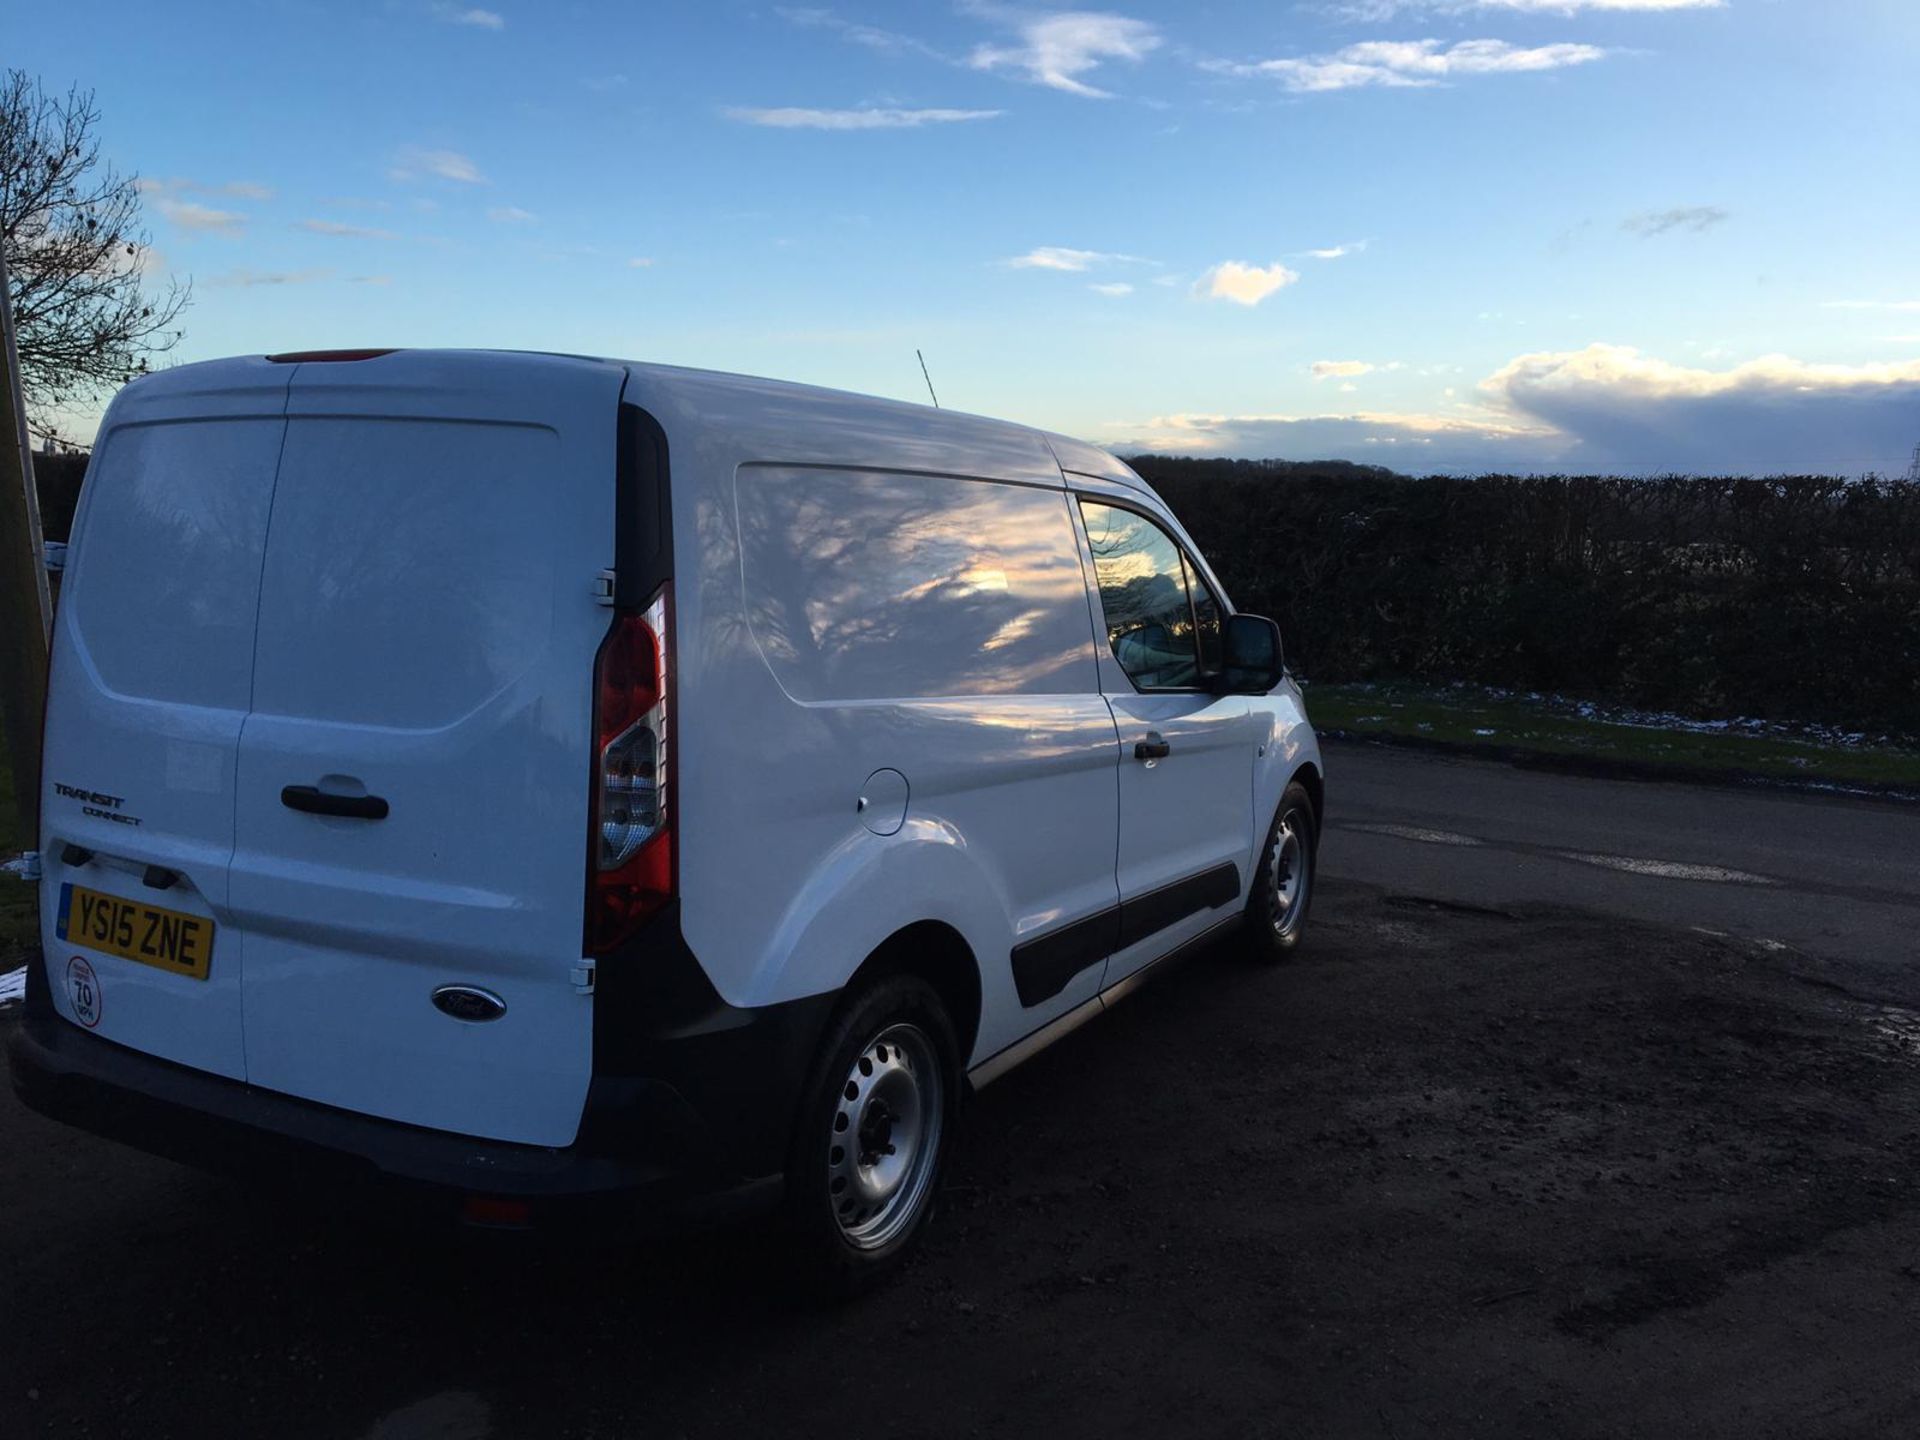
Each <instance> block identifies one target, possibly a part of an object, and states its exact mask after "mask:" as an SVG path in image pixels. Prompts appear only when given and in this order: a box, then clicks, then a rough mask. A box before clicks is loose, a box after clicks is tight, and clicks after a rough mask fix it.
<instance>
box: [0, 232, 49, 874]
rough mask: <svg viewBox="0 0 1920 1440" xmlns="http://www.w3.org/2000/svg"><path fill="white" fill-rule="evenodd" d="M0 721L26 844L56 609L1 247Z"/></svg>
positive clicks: (35, 819) (34, 821) (35, 802)
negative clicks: (48, 638)
mask: <svg viewBox="0 0 1920 1440" xmlns="http://www.w3.org/2000/svg"><path fill="white" fill-rule="evenodd" d="M0 381H4V384H0V720H4V722H5V728H6V742H7V759H8V761H9V763H10V764H11V766H12V769H13V803H14V809H15V811H16V812H17V814H18V815H19V819H20V827H19V828H20V834H21V835H22V836H24V837H25V838H26V843H27V845H28V846H29V847H31V846H32V845H33V844H34V843H35V842H34V836H35V834H36V832H37V830H38V828H39V812H40V719H41V715H42V713H43V709H44V704H45V698H46V693H47V637H48V635H49V634H50V633H51V627H52V620H53V604H52V600H51V597H50V595H49V593H48V590H47V564H46V552H45V547H44V546H43V544H42V540H41V535H40V496H39V492H38V491H36V490H35V488H34V483H33V442H32V440H31V438H30V437H29V436H28V434H27V412H26V406H25V405H24V403H23V402H22V401H21V398H20V353H19V351H18V349H17V348H16V347H15V345H14V339H13V287H12V282H11V281H10V280H9V279H8V278H7V257H6V247H5V246H4V244H0Z"/></svg>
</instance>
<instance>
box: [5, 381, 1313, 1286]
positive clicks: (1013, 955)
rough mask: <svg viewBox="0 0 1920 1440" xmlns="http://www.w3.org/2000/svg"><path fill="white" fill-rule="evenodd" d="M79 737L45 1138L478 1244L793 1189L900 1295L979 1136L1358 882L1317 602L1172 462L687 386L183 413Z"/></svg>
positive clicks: (66, 720) (320, 391) (120, 558)
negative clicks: (1001, 1104)
mask: <svg viewBox="0 0 1920 1440" xmlns="http://www.w3.org/2000/svg"><path fill="white" fill-rule="evenodd" d="M64 585H65V589H64V593H63V596H62V600H61V605H60V608H59V613H58V617H57V624H56V630H55V640H54V654H53V661H52V675H53V681H52V685H51V688H50V695H49V700H48V705H47V719H46V740H45V767H44V773H45V777H46V780H45V787H44V793H43V795H42V797H41V818H40V847H41V856H42V867H43V868H42V879H41V886H42V889H41V913H42V916H43V935H42V940H43V952H42V955H41V958H40V960H39V963H38V964H36V965H35V966H34V967H33V973H32V977H31V982H30V993H29V998H28V1012H27V1014H26V1016H25V1019H24V1023H23V1025H22V1026H21V1027H20V1028H19V1030H18V1032H17V1034H16V1037H15V1041H14V1044H13V1046H12V1054H11V1061H12V1070H13V1075H14V1082H15V1085H16V1086H17V1088H18V1090H19V1092H20V1094H21V1095H22V1096H23V1097H24V1099H25V1100H26V1102H27V1103H28V1104H29V1105H31V1106H33V1107H34V1108H35V1109H38V1110H40V1111H42V1112H43V1113H45V1114H48V1115H52V1116H55V1117H58V1118H61V1119H63V1120H67V1121H70V1122H71V1123H74V1124H77V1125H81V1126H84V1127H87V1128H90V1129H93V1130H96V1131H98V1132H100V1133H103V1134H108V1135H112V1136H115V1137H118V1138H120V1139H123V1140H125V1141H128V1142H130V1143H132V1144H135V1145H139V1146H143V1147H146V1148H149V1149H154V1150H158V1151H160V1152H162V1153H166V1154H171V1155H176V1156H180V1157H183V1158H187V1159H190V1160H194V1161H197V1162H201V1163H206V1164H210V1165H216V1166H224V1167H228V1168H236V1167H237V1168H241V1169H245V1168H249V1167H255V1168H257V1167H259V1166H261V1165H263V1164H267V1163H271V1164H273V1165H274V1166H275V1167H280V1166H282V1165H283V1163H284V1162H285V1161H286V1160H288V1159H298V1160H299V1161H301V1162H303V1163H307V1164H310V1165H312V1166H314V1167H315V1168H316V1169H318V1170H322V1171H326V1170H332V1171H335V1172H338V1173H339V1174H340V1175H342V1176H343V1177H348V1178H351V1177H355V1176H363V1177H378V1178H384V1179H388V1180H398V1181H405V1182H413V1183H414V1184H416V1185H418V1186H421V1187H425V1189H426V1191H427V1193H431V1194H434V1195H441V1196H445V1197H447V1198H448V1199H449V1200H451V1201H454V1202H457V1203H458V1204H459V1205H461V1206H464V1213H466V1214H467V1215H468V1216H469V1217H470V1218H477V1219H481V1220H494V1221H512V1222H519V1221H521V1220H525V1219H529V1218H534V1217H537V1216H538V1215H539V1213H540V1212H541V1211H542V1210H543V1209H547V1208H553V1207H555V1206H557V1205H558V1204H559V1202H562V1201H565V1202H574V1203H577V1202H590V1201H599V1202H604V1203H606V1204H607V1205H610V1206H619V1207H623V1213H624V1211H625V1210H627V1209H632V1208H639V1207H646V1208H648V1209H653V1208H659V1209H665V1210H673V1211H681V1212H685V1211H693V1212H697V1213H699V1214H702V1215H712V1214H718V1213H723V1212H725V1211H728V1210H731V1209H734V1208H745V1207H753V1206H759V1205H763V1206H768V1207H772V1206H778V1205H784V1207H785V1208H786V1211H787V1213H788V1215H789V1217H790V1218H791V1220H792V1222H793V1223H794V1225H795V1226H796V1227H797V1228H798V1229H799V1230H800V1232H801V1233H802V1234H803V1236H804V1237H805V1238H806V1242H807V1244H808V1245H809V1246H810V1247H811V1248H812V1249H813V1250H814V1251H815V1252H816V1253H817V1255H818V1256H820V1257H821V1258H823V1259H824V1260H825V1261H826V1262H827V1263H828V1264H829V1265H831V1266H833V1267H836V1268H837V1269H838V1270H840V1271H842V1272H845V1273H848V1274H852V1275H859V1274H863V1273H870V1272H872V1271H874V1270H876V1269H877V1268H879V1267H881V1266H884V1265H885V1264H886V1263H887V1262H888V1261H890V1260H891V1259H893V1258H894V1257H896V1256H897V1255H898V1254H899V1253H900V1252H901V1250H902V1249H903V1248H904V1247H906V1246H907V1245H908V1244H909V1243H910V1242H911V1240H912V1239H913V1237H914V1235H915V1234H916V1232H917V1231H918V1230H919V1229H920V1228H921V1226H922V1224H923V1222H924V1221H925V1219H926V1217H927V1215H928V1212H929V1208H930V1205H931V1201H932V1198H933V1193H934V1189H935V1185H936V1182H937V1179H938V1176H939V1171H940V1164H941V1160H942V1157H943V1155H944V1154H945V1153H946V1151H947V1149H948V1148H949V1146H950V1142H951V1139H952V1136H953V1133H954V1120H955V1115H956V1106H957V1104H958V1102H959V1100H960V1098H961V1094H962V1092H963V1090H964V1089H965V1088H967V1087H968V1086H979V1085H982V1084H985V1083H986V1082H988V1081H990V1080H992V1079H993V1078H995V1077H997V1076H999V1075H1001V1074H1004V1073H1005V1072H1006V1071H1007V1070H1009V1069H1010V1068H1012V1067H1013V1066H1014V1065H1017V1064H1018V1063H1019V1062H1020V1061H1022V1060H1024V1059H1025V1058H1027V1057H1028V1056H1030V1055H1032V1054H1034V1053H1035V1052H1036V1051H1038V1050H1039V1049H1041V1048H1042V1047H1043V1046H1045V1045H1047V1044H1048V1043H1049V1042H1051V1041H1053V1040H1055V1039H1057V1038H1059V1037H1060V1036H1062V1035H1064V1034H1066V1033H1067V1032H1068V1031H1070V1030H1072V1029H1073V1028H1074V1027H1075V1026H1077V1025H1079V1024H1080V1023H1082V1022H1083V1021H1085V1020H1087V1019H1089V1018H1091V1017H1092V1016H1094V1015H1096V1014H1097V1013H1099V1012H1100V1011H1101V1010H1102V1009H1103V1008H1104V1007H1105V1006H1107V1005H1109V1004H1111V1003H1113V1002H1114V1001H1115V1000H1116V999H1117V998H1119V997H1120V996H1122V995H1124V994H1126V993H1127V992H1128V991H1130V990H1131V989H1133V988H1135V987H1136V986H1137V985H1138V984H1139V983H1140V981H1141V980H1142V979H1143V977H1145V976H1146V975H1147V974H1148V972H1149V971H1150V970H1151V969H1152V967H1154V966H1155V965H1157V964H1159V963H1161V962H1163V961H1165V960H1167V959H1168V958H1169V957H1170V956H1173V955H1175V954H1177V953H1178V952H1180V951H1182V950H1183V949H1186V948H1188V947H1191V946H1192V945H1194V944H1195V942H1197V941H1200V940H1202V939H1203V938H1205V937H1209V936H1212V935H1213V934H1214V933H1215V932H1216V931H1220V930H1222V929H1224V928H1226V927H1228V926H1244V927H1245V936H1246V942H1247V943H1249V944H1250V945H1251V947H1252V948H1253V949H1254V950H1255V951H1256V952H1258V953H1259V954H1262V955H1267V956H1273V955H1277V954H1279V953H1280V952H1283V951H1285V950H1287V949H1288V948H1290V947H1292V946H1293V945H1294V944H1295V943H1296V942H1297V941H1298V940H1299V938H1300V935H1301V930H1302V926H1303V924H1304V922H1305V920H1306V916H1307V907H1308V902H1309V900H1310V898H1311V894H1312V886H1313V875H1314V868H1313V867H1314V850H1315V840H1316V835H1317V833H1318V827H1319V821H1320V813H1321V795H1322V790H1321V764H1320V758H1319V753H1318V749H1317V747H1316V744H1315V741H1314V737H1313V734H1312V732H1311V730H1310V729H1309V727H1308V724H1307V721H1306V717H1305V715H1304V713H1303V711H1302V707H1301V702H1300V695H1299V692H1298V690H1297V689H1296V688H1295V686H1294V684H1293V682H1292V681H1291V680H1290V679H1289V678H1288V677H1287V675H1286V673H1285V671H1284V669H1283V666H1282V663H1281V654H1280V644H1279V634H1278V631H1277V630H1276V629H1275V627H1274V626H1273V624H1272V623H1271V622H1270V621H1267V620H1263V619H1260V618H1258V617H1254V616H1248V615H1238V614H1235V613H1234V611H1233V607H1232V604H1231V602H1230V601H1229V599H1228V597H1227V595H1226V593H1225V591H1224V590H1223V589H1222V587H1221V586H1220V583H1219V582H1218V580H1216V579H1215V578H1214V576H1213V574H1212V573H1211V572H1210V571H1209V570H1208V568H1207V564H1206V561H1205V559H1204V558H1203V557H1202V556H1201V555H1200V554H1199V553H1198V552H1197V551H1196V550H1195V549H1194V547H1193V545H1192V543H1191V542H1190V541H1189V540H1188V539H1187V537H1186V535H1185V534H1184V532H1183V531H1182V530H1181V527H1180V525H1179V524H1178V522H1177V521H1176V520H1175V519H1174V518H1173V516H1172V515H1171V514H1170V513H1169V512H1168V511H1167V509H1166V507H1165V506H1164V505H1163V504H1162V503H1161V501H1160V500H1159V499H1158V497H1157V496H1155V494H1154V493H1153V491H1152V490H1151V489H1150V488H1149V487H1148V486H1147V485H1146V484H1145V483H1143V482H1142V481H1141V480H1140V478H1139V477H1138V476H1137V475H1135V474H1134V473H1133V471H1132V470H1130V469H1129V468H1128V467H1127V466H1126V465H1124V464H1122V463H1121V462H1120V461H1118V460H1116V459H1114V458H1113V457H1112V456H1110V455H1107V454H1105V453H1103V452H1101V451H1099V450H1096V449H1093V448H1090V447H1089V446H1086V445H1083V444H1080V443H1077V442H1075V441H1071V440H1067V439H1064V438H1062V437H1059V436H1053V435H1046V434H1042V433H1039V432H1036V431H1034V430H1030V429H1026V428H1023V427H1020V426H1016V425H1008V424H1001V423H996V422H993V421H988V420H982V419H978V418H974V417H970V416H964V415H958V414H954V413H952V412H949V411H940V410H932V409H927V408H924V407H921V406H917V405H907V404H898V403H893V402H888V401H881V400H872V399H864V398H860V397H857V396H852V395H845V394H838V393H834V392H830V391H824V390H816V389H809V388H805V387H802V386H796V385H788V384H779V383H775V382H772V381H767V380H757V379H749V378H744V377H740V376H732V375H720V374H710V373H705V372H700V371H693V370H683V369H674V368H669V367H664V366H656V365H638V364H625V363H621V362H615V361H605V360H594V359H583V358H574V357H565V356H553V355H537V354H507V353H465V352H433V351H393V352H379V351H366V352H325V353H313V354H289V355H277V356H271V357H253V358H243V359H234V360H224V361H217V362H212V363H208V364H201V365H190V366H185V367H182V368H180V369H175V370H170V371H167V372H165V373H163V374H158V375H154V376H151V377H149V378H145V379H142V380H139V381H137V382H135V383H134V384H132V385H130V386H128V387H127V388H126V389H125V390H124V391H122V392H121V393H120V395H119V396H118V398H117V399H116V400H115V401H114V403H113V405H112V407H111V409H110V410H109V411H108V413H107V416H106V418H105V421H104V423H103V426H102V429H101V432H100V437H99V441H98V444H97V446H96V448H95V451H94V456H93V461H92V465H91V468H90V470H89V473H88V477H87V481H86V486H85V490H84V493H83V495H82V499H81V504H80V510H79V514H78V516H77V518H76V520H75V523H74V531H73V539H72V546H71V550H70V553H69V558H68V564H67V570H66V574H65V578H64Z"/></svg>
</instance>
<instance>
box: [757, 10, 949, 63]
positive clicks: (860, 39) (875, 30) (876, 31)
mask: <svg viewBox="0 0 1920 1440" xmlns="http://www.w3.org/2000/svg"><path fill="white" fill-rule="evenodd" d="M773 13H774V14H776V15H778V16H779V17H780V18H781V19H782V20H785V21H786V22H787V23H788V24H789V25H797V26H800V27H801V28H803V29H809V30H831V31H833V32H834V33H835V34H837V35H839V36H840V37H841V38H842V39H843V40H848V41H851V42H852V43H853V44H855V45H864V46H865V47H866V48H867V49H869V50H876V51H879V52H880V53H881V54H883V55H906V54H912V55H924V56H926V57H927V58H928V59H930V60H945V59H946V58H947V57H946V56H945V55H943V54H941V53H940V52H939V51H938V50H936V49H934V48H933V46H931V45H929V44H927V43H926V42H925V41H924V40H917V39H915V38H914V37H913V36H911V35H902V34H900V33H899V32H898V31H897V30H882V29H881V28H880V27H879V26H877V25H862V24H859V23H858V22H856V21H853V20H845V19H842V18H841V17H840V16H838V15H836V14H834V13H833V11H831V10H822V9H818V8H815V7H811V6H788V5H776V6H774V7H773Z"/></svg>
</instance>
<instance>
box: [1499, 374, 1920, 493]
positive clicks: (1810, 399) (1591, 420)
mask: <svg viewBox="0 0 1920 1440" xmlns="http://www.w3.org/2000/svg"><path fill="white" fill-rule="evenodd" d="M1480 389H1481V392H1482V393H1483V394H1484V395H1486V396H1487V397H1488V399H1489V400H1490V401H1492V402H1493V403H1495V404H1497V405H1499V406H1501V407H1503V408H1505V409H1506V410H1507V411H1509V412H1510V413H1512V414H1514V415H1516V416H1522V417H1525V418H1526V419H1527V420H1530V421H1532V422H1535V423H1540V424H1546V425H1551V426H1553V427H1554V428H1555V429H1556V430H1558V431H1560V432H1562V433H1563V434H1564V435H1566V436H1568V437H1569V438H1570V439H1571V440H1572V441H1573V442H1574V443H1575V445H1576V447H1577V448H1576V454H1577V456H1578V459H1579V462H1580V464H1581V466H1582V468H1586V469H1604V468H1609V467H1616V468H1626V469H1635V470H1645V469H1664V470H1675V471H1714V472H1720V473H1729V472H1730V473H1757V474H1778V473H1781V472H1784V471H1837V472H1842V473H1849V472H1857V471H1860V470H1863V469H1869V468H1878V469H1881V470H1891V469H1893V468H1895V467H1896V466H1899V465H1902V464H1903V462H1904V457H1905V456H1906V455H1907V454H1908V453H1909V452H1910V450H1911V448H1912V445H1913V428H1914V416H1915V415H1916V414H1920V360H1913V361H1908V362H1905V363H1900V364H1891V365H1884V364H1883V365H1815V364H1809V363H1807V362H1804V361H1800V360H1795V359H1793V358H1792V357H1790V356H1786V355H1766V356H1762V357H1761V358H1759V359H1757V360H1751V361H1748V362H1747V363H1745V364H1742V365H1736V366H1733V367H1732V368H1730V369H1725V370H1702V369H1697V368H1694V367H1690V366H1683V365H1675V364H1672V363H1670V362H1668V361H1665V360H1660V359H1656V358H1654V357H1652V356H1647V355H1642V354H1641V353H1640V352H1639V351H1638V350H1635V349H1632V348H1630V347H1628V346H1623V345H1589V346H1588V347H1587V348H1586V349H1584V350H1574V351H1560V352H1542V353H1538V354H1531V355H1522V356H1520V357H1518V358H1517V359H1515V360H1514V361H1512V362H1511V363H1510V364H1508V365H1506V366H1504V367H1503V368H1502V369H1500V370H1499V371H1497V372H1496V373H1495V374H1493V375H1491V376H1489V377H1488V378H1487V379H1486V380H1485V381H1483V382H1482V383H1481V387H1480Z"/></svg>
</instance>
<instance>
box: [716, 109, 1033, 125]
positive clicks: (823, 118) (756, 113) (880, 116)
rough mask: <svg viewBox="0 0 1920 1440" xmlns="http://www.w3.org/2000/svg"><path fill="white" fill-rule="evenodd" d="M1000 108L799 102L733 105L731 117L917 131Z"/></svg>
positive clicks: (762, 122) (985, 116) (770, 122)
mask: <svg viewBox="0 0 1920 1440" xmlns="http://www.w3.org/2000/svg"><path fill="white" fill-rule="evenodd" d="M1003 113H1005V112H1003V111H1000V110H886V109H880V108H877V107H876V108H872V109H860V110H809V109H805V108H803V107H801V106H797V105H787V106H779V107H775V108H771V109H760V108H757V107H752V106H745V105H734V106H729V107H728V108H727V110H726V111H725V114H726V117H727V118H728V119H729V120H738V121H740V122H741V123H742V124H745V125H766V126H770V127H772V128H773V129H775V130H915V129H918V128H919V127H920V126H922V125H951V124H954V123H956V122H959V121H963V120H992V119H994V118H996V117H997V116H999V115H1001V114H1003Z"/></svg>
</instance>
